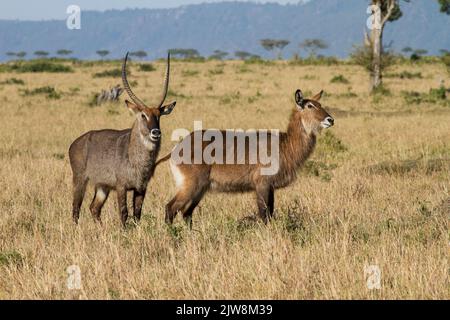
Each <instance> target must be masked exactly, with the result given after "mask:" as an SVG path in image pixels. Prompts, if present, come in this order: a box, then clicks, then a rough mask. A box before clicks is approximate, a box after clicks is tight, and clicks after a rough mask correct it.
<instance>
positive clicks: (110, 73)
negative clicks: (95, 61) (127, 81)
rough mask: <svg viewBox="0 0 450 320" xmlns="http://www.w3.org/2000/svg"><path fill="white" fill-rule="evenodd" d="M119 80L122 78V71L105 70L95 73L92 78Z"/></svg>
mask: <svg viewBox="0 0 450 320" xmlns="http://www.w3.org/2000/svg"><path fill="white" fill-rule="evenodd" d="M127 75H130V72H128V73H127ZM108 77H112V78H121V77H122V70H121V69H111V70H105V71H102V72H97V73H95V74H94V78H108Z"/></svg>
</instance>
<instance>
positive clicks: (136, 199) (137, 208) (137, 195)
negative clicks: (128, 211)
mask: <svg viewBox="0 0 450 320" xmlns="http://www.w3.org/2000/svg"><path fill="white" fill-rule="evenodd" d="M144 198H145V190H144V191H141V192H139V191H137V190H135V191H134V192H133V210H134V212H133V218H134V221H135V222H139V221H140V220H141V210H142V204H143V203H144Z"/></svg>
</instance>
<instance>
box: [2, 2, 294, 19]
mask: <svg viewBox="0 0 450 320" xmlns="http://www.w3.org/2000/svg"><path fill="white" fill-rule="evenodd" d="M220 1H223V0H126V1H125V0H38V1H30V0H14V1H7V0H2V1H1V4H0V19H8V20H16V19H18V20H49V19H65V18H66V17H67V14H66V9H67V7H68V6H69V5H78V6H79V7H80V8H81V10H100V11H103V10H108V9H126V8H173V7H178V6H182V5H187V4H196V3H203V2H220ZM241 1H249V0H241ZM253 2H278V3H280V4H287V3H298V2H299V0H270V1H265V0H253Z"/></svg>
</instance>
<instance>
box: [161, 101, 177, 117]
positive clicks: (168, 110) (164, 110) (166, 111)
mask: <svg viewBox="0 0 450 320" xmlns="http://www.w3.org/2000/svg"><path fill="white" fill-rule="evenodd" d="M176 104H177V102H176V101H174V102H172V103H170V104H166V105H165V106H162V107H160V108H159V112H160V113H161V115H162V116H166V115H168V114H170V113H171V112H172V110H173V108H175V105H176Z"/></svg>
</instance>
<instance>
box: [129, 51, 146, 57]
mask: <svg viewBox="0 0 450 320" xmlns="http://www.w3.org/2000/svg"><path fill="white" fill-rule="evenodd" d="M130 56H134V57H137V58H139V59H144V58H145V57H147V52H145V51H144V50H139V51H134V52H130Z"/></svg>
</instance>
